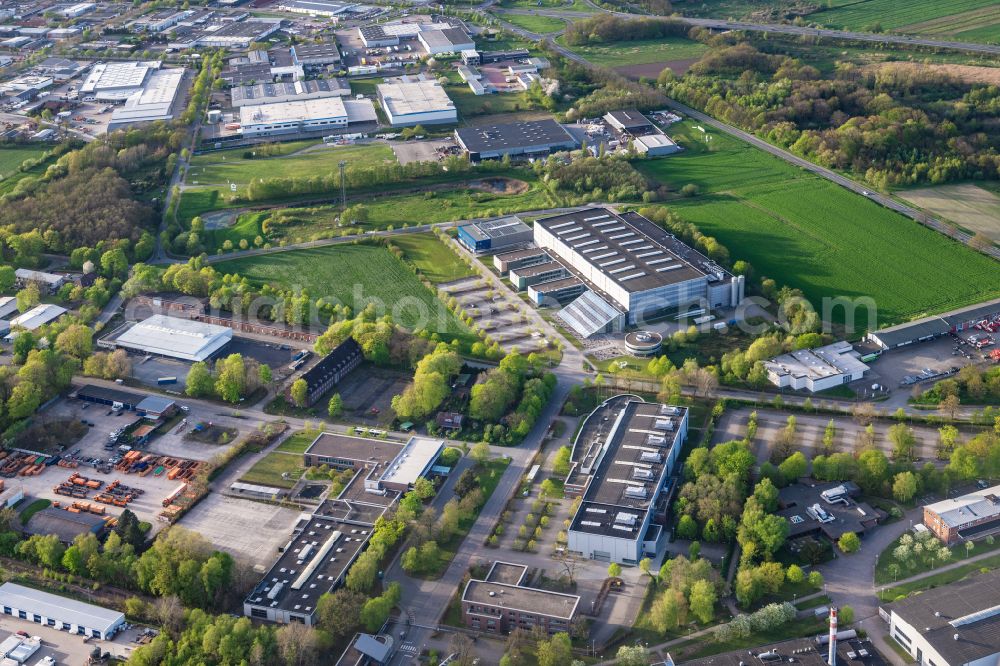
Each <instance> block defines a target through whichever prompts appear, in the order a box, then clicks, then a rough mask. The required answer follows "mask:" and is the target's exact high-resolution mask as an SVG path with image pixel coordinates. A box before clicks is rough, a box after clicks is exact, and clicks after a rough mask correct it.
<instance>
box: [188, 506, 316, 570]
mask: <svg viewBox="0 0 1000 666" xmlns="http://www.w3.org/2000/svg"><path fill="white" fill-rule="evenodd" d="M300 513H301V511H298V510H296V509H289V508H284V507H278V506H272V505H270V504H264V503H263V502H254V501H251V500H245V499H239V498H236V497H228V496H226V495H222V494H218V493H212V494H210V495H209V496H208V497H206V498H205V499H203V500H202V501H201V502H200V503H199V504H198V506H196V507H194V508H193V509H191V511H190V512H188V513H187V514H186V515H185V516H184V517H183V518H181V520H180V521H179V523H178V524H179V525H182V526H183V527H185V528H187V529H189V530H192V531H194V532H198V533H199V534H201V535H202V536H203V537H205V538H206V539H208V540H209V541H210V542H211V543H212V545H213V546H215V547H216V548H218V549H220V550H224V551H226V552H228V553H230V554H232V555H233V556H234V557H237V558H239V559H243V560H247V561H249V562H250V563H251V564H253V565H255V566H263V567H268V566H270V565H271V564H272V563H273V562H274V559H275V556H276V555H277V552H278V548H279V547H280V546H283V545H285V544H286V543H288V539H289V538H290V537H291V533H292V526H293V525H295V520H296V518H297V517H298V515H299V514H300Z"/></svg>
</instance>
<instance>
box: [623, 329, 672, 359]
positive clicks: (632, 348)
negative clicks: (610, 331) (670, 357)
mask: <svg viewBox="0 0 1000 666" xmlns="http://www.w3.org/2000/svg"><path fill="white" fill-rule="evenodd" d="M662 346H663V336H662V335H660V334H659V333H657V332H655V331H632V332H631V333H629V334H627V335H626V336H625V347H626V348H627V349H628V350H629V352H630V353H632V354H635V355H636V356H652V355H654V354H656V353H657V352H659V351H660V347H662Z"/></svg>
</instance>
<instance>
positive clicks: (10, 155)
mask: <svg viewBox="0 0 1000 666" xmlns="http://www.w3.org/2000/svg"><path fill="white" fill-rule="evenodd" d="M46 148H47V147H46V146H37V145H31V146H12V147H10V148H0V180H3V179H4V178H7V177H9V176H11V175H12V174H13V173H14V172H15V171H17V167H19V166H21V162H23V161H24V160H26V159H29V158H38V157H41V156H42V155H43V154H44V153H45V151H46Z"/></svg>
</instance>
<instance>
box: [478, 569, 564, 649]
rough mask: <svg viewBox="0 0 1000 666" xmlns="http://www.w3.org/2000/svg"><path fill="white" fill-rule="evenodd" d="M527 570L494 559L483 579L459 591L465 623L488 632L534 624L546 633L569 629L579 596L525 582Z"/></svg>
mask: <svg viewBox="0 0 1000 666" xmlns="http://www.w3.org/2000/svg"><path fill="white" fill-rule="evenodd" d="M527 570H528V567H527V566H526V565H524V564H511V563H508V562H494V563H493V565H492V566H491V567H490V570H489V572H488V573H487V574H486V578H485V579H483V580H478V579H472V580H470V581H469V582H468V583H466V585H465V590H464V591H463V592H462V617H463V620H464V621H465V625H466V626H467V627H469V628H470V629H474V630H476V631H483V632H486V633H489V634H506V633H509V632H511V631H513V630H514V629H522V630H523V631H531V630H532V629H534V628H535V627H539V628H541V630H542V631H543V632H545V633H546V634H554V633H558V632H560V631H564V632H569V631H570V628H571V625H572V623H573V619H574V618H575V617H576V613H577V609H578V608H579V606H580V597H579V596H577V595H575V594H563V593H561V592H552V591H550V590H542V589H539V588H535V587H529V586H527V585H525V584H524V578H525V574H526V573H527Z"/></svg>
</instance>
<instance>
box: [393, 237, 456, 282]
mask: <svg viewBox="0 0 1000 666" xmlns="http://www.w3.org/2000/svg"><path fill="white" fill-rule="evenodd" d="M392 244H393V245H395V246H396V247H398V248H399V249H401V250H402V251H403V253H404V255H405V257H406V260H407V261H409V262H410V263H411V264H413V265H414V266H415V267H416V268H417V270H419V271H420V274H421V275H423V276H424V277H425V278H427V279H428V280H430V281H431V282H434V283H435V284H436V283H438V282H453V281H455V280H460V279H462V278H466V277H472V276H474V275H476V272H475V271H474V270H472V269H471V268H469V265H468V264H466V263H465V262H464V261H462V259H461V258H460V257H459V256H458V255H457V254H455V252H454V251H453V250H452V249H451V248H450V247H448V246H447V245H445V244H444V243H443V242H441V241H440V240H438V237H437V236H435V235H434V234H431V233H422V234H408V235H405V236H394V237H393V238H392Z"/></svg>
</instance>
